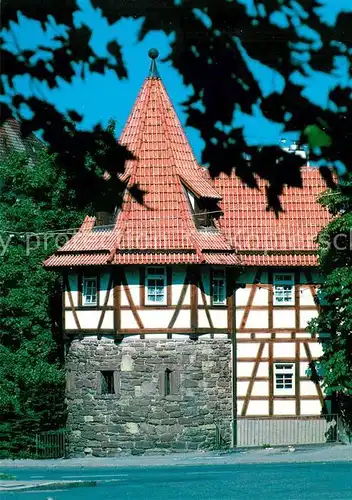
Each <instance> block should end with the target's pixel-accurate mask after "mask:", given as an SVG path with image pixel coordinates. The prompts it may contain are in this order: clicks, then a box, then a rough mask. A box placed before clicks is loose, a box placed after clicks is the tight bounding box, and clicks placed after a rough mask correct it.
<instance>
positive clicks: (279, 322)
mask: <svg viewBox="0 0 352 500" xmlns="http://www.w3.org/2000/svg"><path fill="white" fill-rule="evenodd" d="M273 326H274V328H295V326H296V321H295V311H294V310H292V309H284V308H282V309H281V308H280V309H274V310H273Z"/></svg>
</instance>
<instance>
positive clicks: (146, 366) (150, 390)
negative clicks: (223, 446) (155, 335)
mask: <svg viewBox="0 0 352 500" xmlns="http://www.w3.org/2000/svg"><path fill="white" fill-rule="evenodd" d="M66 369H67V403H68V411H69V417H68V427H69V429H70V430H71V431H72V432H71V440H70V454H71V455H73V456H82V455H85V454H86V455H87V454H88V455H95V456H114V455H117V454H120V453H127V454H143V453H145V452H148V453H160V452H161V451H165V452H166V451H167V452H170V451H173V452H175V451H185V450H199V449H214V447H215V446H216V425H215V424H220V425H221V426H222V427H223V429H224V435H223V438H224V441H225V442H226V443H227V444H229V440H230V425H226V424H229V422H230V420H231V411H232V402H231V342H230V341H229V340H225V339H217V340H213V339H209V340H199V341H197V342H194V341H191V340H188V338H187V339H185V340H182V339H181V340H177V341H176V340H154V339H152V340H133V341H124V342H122V343H120V344H115V343H114V341H113V339H110V338H104V337H103V338H102V339H101V340H97V339H96V337H95V338H92V337H91V338H88V339H87V338H86V339H83V340H73V341H72V343H71V345H70V346H69V349H68V352H67V357H66ZM106 377H110V382H109V383H108V385H106V380H105V379H106ZM104 384H105V386H104ZM109 391H110V392H111V393H108V392H109ZM224 423H225V425H224Z"/></svg>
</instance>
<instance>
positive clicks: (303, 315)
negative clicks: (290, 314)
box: [299, 309, 319, 328]
mask: <svg viewBox="0 0 352 500" xmlns="http://www.w3.org/2000/svg"><path fill="white" fill-rule="evenodd" d="M318 314H319V313H318V311H317V310H316V309H314V310H312V311H300V313H299V316H300V319H299V321H300V327H301V328H306V326H307V325H308V322H309V321H310V320H311V319H313V318H316V317H317V316H318Z"/></svg>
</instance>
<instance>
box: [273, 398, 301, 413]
mask: <svg viewBox="0 0 352 500" xmlns="http://www.w3.org/2000/svg"><path fill="white" fill-rule="evenodd" d="M273 410H274V415H295V414H296V401H295V400H291V399H287V400H285V401H276V400H275V399H274V406H273Z"/></svg>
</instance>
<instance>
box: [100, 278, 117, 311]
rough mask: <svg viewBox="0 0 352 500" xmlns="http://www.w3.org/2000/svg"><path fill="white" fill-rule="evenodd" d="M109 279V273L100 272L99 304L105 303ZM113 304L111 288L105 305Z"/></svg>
mask: <svg viewBox="0 0 352 500" xmlns="http://www.w3.org/2000/svg"><path fill="white" fill-rule="evenodd" d="M109 279H110V273H102V274H101V275H100V291H99V301H100V305H101V306H103V305H104V303H105V299H106V294H107V291H108V285H109ZM112 286H113V285H112ZM113 304H114V294H113V290H111V291H110V294H109V300H108V304H107V305H108V306H112V305H113Z"/></svg>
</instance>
